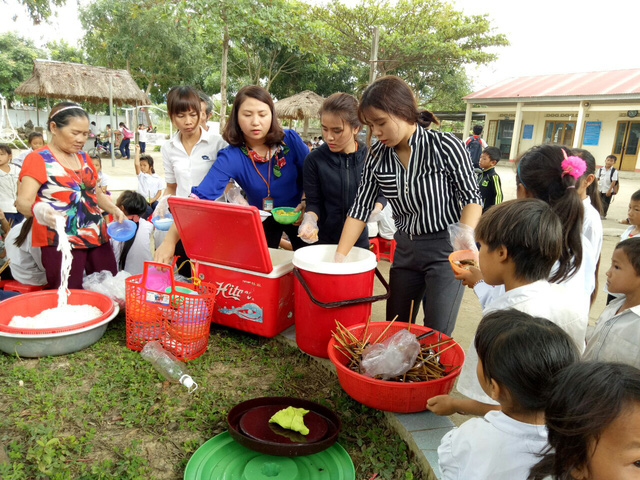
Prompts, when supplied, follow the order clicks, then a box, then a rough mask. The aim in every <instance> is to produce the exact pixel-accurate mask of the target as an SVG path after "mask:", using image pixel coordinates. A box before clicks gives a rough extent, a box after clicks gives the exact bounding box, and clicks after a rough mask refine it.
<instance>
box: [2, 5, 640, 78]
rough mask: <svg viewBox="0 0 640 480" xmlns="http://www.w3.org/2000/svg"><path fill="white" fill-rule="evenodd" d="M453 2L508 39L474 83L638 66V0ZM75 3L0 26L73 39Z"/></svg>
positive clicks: (12, 11)
mask: <svg viewBox="0 0 640 480" xmlns="http://www.w3.org/2000/svg"><path fill="white" fill-rule="evenodd" d="M80 1H81V2H86V1H87V0H80ZM356 1H357V0H345V3H348V4H351V3H355V2H356ZM448 1H449V2H450V3H452V4H453V5H454V7H455V8H457V9H459V10H462V11H464V13H466V14H467V15H472V14H483V13H487V14H488V15H489V18H490V20H491V24H492V26H493V27H494V29H495V32H497V33H503V34H505V35H506V36H507V38H508V39H509V41H510V45H509V46H508V47H500V48H495V49H493V50H492V51H493V52H494V53H497V54H498V56H499V58H498V60H496V61H495V62H492V63H491V64H489V65H486V66H481V67H469V68H468V69H467V73H468V74H469V76H470V77H471V79H472V85H473V88H474V90H479V89H482V88H484V87H487V86H489V85H492V84H494V83H497V82H500V81H503V80H506V79H508V78H513V77H519V76H525V75H545V74H553V73H572V72H590V71H601V70H619V69H628V68H640V53H639V51H638V50H639V48H638V39H639V38H640V36H639V35H640V22H639V21H638V19H639V18H640V1H638V0H607V1H606V2H599V3H596V2H585V1H578V0H536V1H535V2H523V1H518V0H448ZM590 5H592V6H590ZM77 8H78V1H77V0H67V4H66V5H65V6H64V7H61V8H57V9H55V14H56V15H55V16H54V17H53V18H52V19H51V22H50V25H47V24H42V25H38V26H33V25H32V24H31V22H30V21H29V19H28V16H27V14H26V13H25V11H24V9H23V8H22V7H21V6H19V5H18V3H17V1H16V0H0V9H1V10H2V12H3V15H2V17H3V19H8V20H5V21H3V22H0V32H5V31H9V30H15V31H18V32H19V33H20V34H21V35H23V36H26V37H29V38H31V39H33V40H34V42H35V43H36V45H38V46H44V45H45V44H46V43H47V42H48V41H51V40H56V39H57V40H60V39H64V40H66V41H67V43H69V44H72V45H76V44H78V42H79V40H80V39H81V38H82V31H81V26H80V22H79V21H78V19H77ZM5 11H6V13H7V15H5ZM14 16H17V19H16V21H12V20H11V18H12V17H14Z"/></svg>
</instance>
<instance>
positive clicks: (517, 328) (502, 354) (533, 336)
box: [438, 207, 579, 480]
mask: <svg viewBox="0 0 640 480" xmlns="http://www.w3.org/2000/svg"><path fill="white" fill-rule="evenodd" d="M493 208H496V207H492V209H493ZM474 343H475V347H476V350H477V351H478V357H479V358H478V367H477V372H476V376H477V379H478V382H479V383H480V384H481V385H482V389H483V390H484V391H485V393H486V394H487V395H489V396H490V397H491V398H492V399H494V400H495V401H496V402H498V403H499V405H500V410H495V411H491V412H488V413H487V414H486V415H485V416H484V417H483V418H473V419H471V420H468V421H466V422H465V423H463V424H462V425H461V426H460V427H459V428H454V429H453V430H451V431H450V432H448V433H447V434H446V435H445V436H444V437H443V438H442V441H441V443H440V447H439V448H438V463H439V465H440V470H441V472H442V477H441V478H442V479H443V480H454V479H455V480H487V479H491V480H526V479H527V478H528V476H529V470H530V469H531V468H532V467H533V466H534V465H535V464H536V463H537V462H538V460H539V459H540V454H541V453H542V451H543V450H544V449H545V447H546V445H547V431H546V428H545V425H544V420H545V418H544V408H545V406H546V403H547V398H548V396H549V394H550V391H551V386H552V381H553V377H554V376H555V375H556V374H557V373H558V372H559V371H561V370H562V369H563V368H565V367H567V366H569V365H571V364H573V363H575V362H577V361H578V359H579V355H578V352H577V350H576V347H575V344H574V342H573V340H572V339H571V338H569V336H568V335H567V334H566V333H565V332H564V331H563V330H562V329H561V328H560V327H558V326H557V325H555V324H553V323H551V322H550V321H549V320H546V319H543V318H537V317H532V316H531V315H528V314H526V313H523V312H520V311H518V310H513V309H511V310H501V311H497V312H494V313H491V314H489V315H486V316H485V317H484V318H483V319H482V321H481V322H480V324H479V325H478V331H477V332H476V337H475V339H474Z"/></svg>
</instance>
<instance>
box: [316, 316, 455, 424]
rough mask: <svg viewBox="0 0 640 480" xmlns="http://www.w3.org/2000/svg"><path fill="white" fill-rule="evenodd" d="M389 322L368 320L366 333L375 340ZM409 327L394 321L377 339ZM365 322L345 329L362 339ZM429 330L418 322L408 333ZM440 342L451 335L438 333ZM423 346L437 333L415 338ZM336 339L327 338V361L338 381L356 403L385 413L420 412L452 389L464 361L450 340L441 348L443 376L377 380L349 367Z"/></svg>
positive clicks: (428, 343) (418, 334)
mask: <svg viewBox="0 0 640 480" xmlns="http://www.w3.org/2000/svg"><path fill="white" fill-rule="evenodd" d="M390 323H391V322H369V328H368V330H367V336H369V335H371V341H372V342H373V341H375V340H376V339H377V338H378V336H380V334H381V333H382V332H384V330H385V328H387V327H388V326H389V324H390ZM408 327H409V324H408V323H403V322H393V325H391V326H390V327H389V329H388V330H387V331H386V332H385V334H384V335H383V336H382V337H381V338H380V340H379V342H382V341H383V340H385V339H386V338H388V337H390V336H391V335H393V334H394V333H396V332H397V331H399V330H402V329H406V328H408ZM365 328H366V324H365V323H360V324H358V325H353V326H351V327H348V328H347V330H349V332H351V333H352V334H353V335H354V336H355V337H357V338H358V339H360V340H362V338H363V336H364V333H365ZM431 331H432V329H431V328H428V327H423V326H421V325H411V332H412V333H415V334H416V336H420V335H422V334H424V333H428V332H431ZM440 338H441V341H444V340H449V339H450V338H451V337H449V336H447V335H445V334H444V333H442V334H440ZM418 341H419V342H420V343H421V344H422V345H430V344H433V343H436V342H437V341H438V333H434V334H432V335H429V336H427V337H425V338H423V339H421V340H418ZM337 344H338V342H337V341H336V339H335V338H331V340H330V341H329V347H328V350H329V351H328V353H329V360H331V362H332V363H333V364H334V365H335V366H336V370H337V372H338V381H339V382H340V385H341V386H342V388H343V389H344V391H345V392H347V394H349V396H350V397H352V398H353V399H354V400H357V401H358V402H360V403H362V404H364V405H366V406H368V407H371V408H377V409H378V410H386V411H388V412H400V413H410V412H421V411H423V410H426V409H427V400H429V399H430V398H431V397H435V396H436V395H443V394H447V393H449V392H450V391H451V389H452V388H453V383H454V382H455V380H456V377H457V376H458V375H459V374H460V369H461V368H460V367H461V366H462V363H463V362H464V350H463V349H462V347H460V345H458V344H457V343H453V342H451V344H452V345H453V346H452V347H451V348H448V349H447V350H444V349H445V348H447V347H448V346H449V344H444V345H442V346H441V347H439V348H440V350H441V351H442V354H441V355H440V363H441V364H443V365H445V366H446V367H445V371H447V372H449V373H448V374H447V375H446V376H444V377H442V378H438V379H436V380H428V381H424V382H414V383H402V382H394V381H389V380H378V379H375V378H371V377H367V376H366V375H362V374H361V373H358V372H355V371H353V370H351V369H350V368H349V367H348V366H347V365H348V364H349V358H348V357H347V356H346V354H344V353H342V352H341V351H339V350H338V349H337V348H336V347H335V345H337Z"/></svg>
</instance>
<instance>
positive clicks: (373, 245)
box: [369, 237, 380, 262]
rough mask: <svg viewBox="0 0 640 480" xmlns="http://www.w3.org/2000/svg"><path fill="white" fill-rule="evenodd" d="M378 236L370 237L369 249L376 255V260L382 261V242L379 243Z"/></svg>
mask: <svg viewBox="0 0 640 480" xmlns="http://www.w3.org/2000/svg"><path fill="white" fill-rule="evenodd" d="M378 238H380V237H371V238H369V250H371V252H372V253H373V254H374V255H375V256H376V262H379V261H380V244H379V243H378Z"/></svg>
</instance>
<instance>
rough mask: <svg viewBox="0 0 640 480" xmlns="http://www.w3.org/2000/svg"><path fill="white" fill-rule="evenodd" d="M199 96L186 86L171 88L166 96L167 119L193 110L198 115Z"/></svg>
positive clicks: (194, 90)
mask: <svg viewBox="0 0 640 480" xmlns="http://www.w3.org/2000/svg"><path fill="white" fill-rule="evenodd" d="M200 107H201V106H200V96H199V95H198V92H197V91H196V89H195V88H193V87H190V86H188V85H179V86H177V87H171V89H170V90H169V93H168V94H167V113H168V114H169V118H173V117H175V116H176V115H178V114H180V113H184V112H188V111H190V110H193V111H194V112H197V113H198V114H200Z"/></svg>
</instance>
